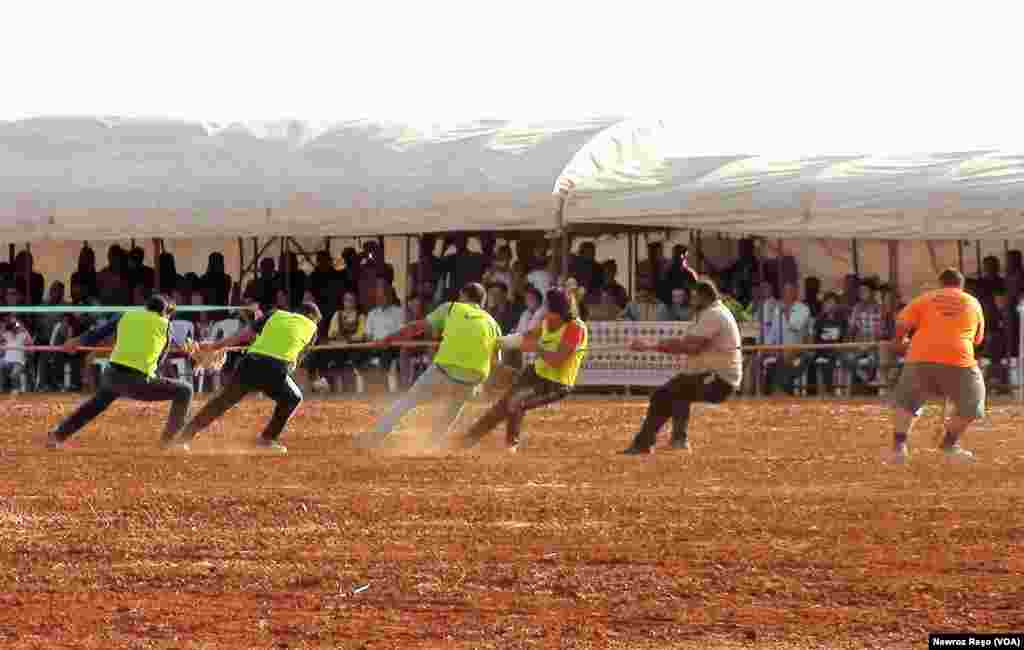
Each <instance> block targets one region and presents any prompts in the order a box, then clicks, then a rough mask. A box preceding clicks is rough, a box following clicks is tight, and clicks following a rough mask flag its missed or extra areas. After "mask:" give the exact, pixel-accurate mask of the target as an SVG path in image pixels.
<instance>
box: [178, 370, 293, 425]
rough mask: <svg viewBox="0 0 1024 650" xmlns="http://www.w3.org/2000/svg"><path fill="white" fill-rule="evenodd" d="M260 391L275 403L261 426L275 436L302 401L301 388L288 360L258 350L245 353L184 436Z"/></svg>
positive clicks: (209, 422) (193, 419)
mask: <svg viewBox="0 0 1024 650" xmlns="http://www.w3.org/2000/svg"><path fill="white" fill-rule="evenodd" d="M257 391H259V392H262V393H264V394H265V395H266V396H267V397H269V398H271V399H272V400H274V401H275V402H276V403H277V404H276V406H275V407H274V415H273V416H271V418H270V422H268V423H267V426H266V428H265V429H264V430H263V433H262V436H263V438H264V439H266V440H277V438H278V437H279V436H280V435H281V432H282V431H284V427H285V425H286V424H288V420H289V419H291V417H292V414H293V413H295V409H297V408H299V404H301V403H302V391H301V390H299V387H298V386H297V385H296V384H295V381H294V380H293V379H292V378H291V373H290V372H289V368H288V364H286V363H284V362H283V361H279V360H277V359H271V358H270V357H264V356H260V355H257V354H247V355H246V356H244V357H242V360H241V361H240V362H239V364H238V370H237V372H236V373H235V377H234V378H233V379H232V381H231V383H229V384H228V385H226V386H225V387H224V388H222V389H221V391H220V392H219V393H217V394H216V395H215V396H214V397H213V398H211V399H210V401H209V402H207V403H206V406H204V407H203V409H202V410H201V411H199V413H197V414H196V416H195V417H194V418H192V421H191V422H189V423H188V426H187V427H185V433H184V436H185V437H186V438H189V439H191V438H194V437H195V435H196V434H197V433H199V432H200V431H203V430H204V429H206V427H208V426H210V424H211V423H212V422H213V421H214V420H216V419H217V418H219V417H220V416H222V415H224V413H226V412H227V411H228V410H229V409H231V408H232V407H233V406H234V405H235V404H238V403H239V402H241V401H242V399H243V398H244V397H245V396H246V395H248V394H249V393H252V392H257Z"/></svg>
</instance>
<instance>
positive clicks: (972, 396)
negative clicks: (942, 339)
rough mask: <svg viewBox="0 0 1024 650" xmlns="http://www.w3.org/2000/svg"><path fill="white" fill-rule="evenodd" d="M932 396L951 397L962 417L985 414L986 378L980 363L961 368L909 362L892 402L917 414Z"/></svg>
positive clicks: (982, 415) (977, 416) (904, 368)
mask: <svg viewBox="0 0 1024 650" xmlns="http://www.w3.org/2000/svg"><path fill="white" fill-rule="evenodd" d="M930 397H939V398H945V399H949V400H950V401H952V402H953V404H955V405H956V414H957V415H959V416H960V417H963V418H981V417H984V416H985V380H984V378H983V377H982V375H981V370H979V369H978V367H977V366H975V367H973V368H960V367H957V366H949V365H945V364H942V363H908V364H906V365H905V366H904V367H903V372H902V373H901V374H900V381H899V384H897V385H896V390H895V391H894V392H893V397H892V399H893V403H895V404H896V406H899V407H900V408H903V409H906V410H907V411H910V412H911V413H913V414H914V415H920V414H921V407H922V406H924V403H925V402H926V401H927V400H928V398H930Z"/></svg>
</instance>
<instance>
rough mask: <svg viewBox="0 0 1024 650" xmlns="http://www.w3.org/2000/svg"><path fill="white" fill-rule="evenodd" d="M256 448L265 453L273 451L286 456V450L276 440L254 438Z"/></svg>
mask: <svg viewBox="0 0 1024 650" xmlns="http://www.w3.org/2000/svg"><path fill="white" fill-rule="evenodd" d="M256 446H257V447H260V448H261V449H266V450H267V451H273V452H275V453H278V454H287V453H288V448H287V447H285V446H284V445H282V444H281V443H280V442H278V441H277V440H267V439H266V438H264V437H263V436H260V437H259V438H256Z"/></svg>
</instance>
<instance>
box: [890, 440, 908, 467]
mask: <svg viewBox="0 0 1024 650" xmlns="http://www.w3.org/2000/svg"><path fill="white" fill-rule="evenodd" d="M909 459H910V451H909V449H908V448H907V443H903V444H901V445H897V446H896V448H895V449H893V450H892V451H890V452H889V453H888V458H887V459H886V462H888V463H889V464H891V465H903V464H905V463H906V462H907V461H908V460H909Z"/></svg>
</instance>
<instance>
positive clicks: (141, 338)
mask: <svg viewBox="0 0 1024 650" xmlns="http://www.w3.org/2000/svg"><path fill="white" fill-rule="evenodd" d="M168 327H170V322H169V321H168V320H167V319H166V318H164V317H163V316H161V315H160V314H157V313H156V312H152V311H148V310H147V311H126V312H125V313H124V315H123V316H121V320H119V321H118V322H117V340H116V341H115V343H114V353H113V354H112V355H111V356H110V362H111V363H116V364H118V365H120V366H125V367H127V368H133V369H135V370H138V371H139V372H141V373H143V374H145V375H146V376H147V377H153V376H155V375H156V366H157V364H158V363H160V355H161V354H162V353H163V351H164V348H165V347H167V328H168Z"/></svg>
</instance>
